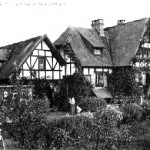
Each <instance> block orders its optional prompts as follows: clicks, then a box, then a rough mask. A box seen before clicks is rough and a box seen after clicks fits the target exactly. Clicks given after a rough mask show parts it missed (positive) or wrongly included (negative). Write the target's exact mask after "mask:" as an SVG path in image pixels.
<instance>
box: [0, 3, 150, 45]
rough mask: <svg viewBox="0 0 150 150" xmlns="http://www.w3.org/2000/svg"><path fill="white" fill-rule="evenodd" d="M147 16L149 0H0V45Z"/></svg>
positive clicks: (110, 24)
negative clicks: (99, 21) (96, 22)
mask: <svg viewBox="0 0 150 150" xmlns="http://www.w3.org/2000/svg"><path fill="white" fill-rule="evenodd" d="M145 17H150V1H149V0H0V46H4V45H7V44H11V43H14V42H19V41H21V40H26V39H28V38H32V37H35V36H39V35H43V34H47V35H48V36H49V38H50V40H51V41H52V42H53V41H55V40H56V39H57V38H58V37H59V36H60V34H61V33H62V32H63V31H64V30H65V29H67V27H68V26H75V27H85V28H91V21H92V20H95V19H104V26H105V27H108V26H113V25H116V23H117V20H120V19H125V20H126V22H129V21H133V20H137V19H140V18H145Z"/></svg>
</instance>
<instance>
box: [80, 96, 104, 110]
mask: <svg viewBox="0 0 150 150" xmlns="http://www.w3.org/2000/svg"><path fill="white" fill-rule="evenodd" d="M78 105H79V106H80V107H81V108H82V110H83V111H91V112H96V111H97V110H100V109H102V108H105V107H106V102H105V101H104V100H103V99H101V100H99V99H98V98H97V97H89V98H84V99H83V100H81V101H80V103H78Z"/></svg>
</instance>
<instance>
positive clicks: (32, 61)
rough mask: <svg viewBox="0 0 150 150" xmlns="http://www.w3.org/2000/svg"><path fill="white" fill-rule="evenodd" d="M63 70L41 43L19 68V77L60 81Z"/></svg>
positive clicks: (48, 49) (46, 47)
mask: <svg viewBox="0 0 150 150" xmlns="http://www.w3.org/2000/svg"><path fill="white" fill-rule="evenodd" d="M64 70H65V68H64V67H62V66H60V64H59V62H58V61H57V60H56V58H55V57H53V54H52V53H51V50H50V48H49V47H48V46H47V44H46V43H45V42H44V41H42V42H41V43H40V44H39V45H38V46H37V47H36V49H35V50H34V51H33V52H32V54H31V55H30V56H29V57H28V58H27V60H26V61H25V62H24V64H23V65H22V66H21V73H20V76H21V77H26V78H30V79H31V78H32V79H34V78H45V79H52V80H57V79H62V78H63V75H64Z"/></svg>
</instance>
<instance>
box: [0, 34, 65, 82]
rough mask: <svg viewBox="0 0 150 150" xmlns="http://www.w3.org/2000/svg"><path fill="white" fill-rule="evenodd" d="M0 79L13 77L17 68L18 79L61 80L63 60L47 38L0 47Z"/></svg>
mask: <svg viewBox="0 0 150 150" xmlns="http://www.w3.org/2000/svg"><path fill="white" fill-rule="evenodd" d="M0 52H1V54H2V56H3V58H1V60H0V62H1V68H0V79H6V78H9V77H11V76H12V75H13V73H14V69H15V67H16V66H17V67H19V70H20V77H25V78H27V79H35V78H40V79H41V78H42V79H49V80H58V79H62V78H63V75H64V71H65V67H64V66H65V64H66V63H65V60H64V59H63V58H62V57H61V55H60V54H59V53H58V52H57V50H56V49H55V47H54V46H53V44H52V43H51V41H50V40H49V38H48V37H47V36H46V35H44V36H39V37H35V38H32V39H28V40H25V41H21V42H19V43H15V44H12V45H8V46H4V47H0Z"/></svg>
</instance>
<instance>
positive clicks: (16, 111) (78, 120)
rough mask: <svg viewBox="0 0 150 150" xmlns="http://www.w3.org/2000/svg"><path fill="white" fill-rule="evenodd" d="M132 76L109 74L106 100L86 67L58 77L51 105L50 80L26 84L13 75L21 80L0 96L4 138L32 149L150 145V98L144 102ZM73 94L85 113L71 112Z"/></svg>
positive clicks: (110, 149)
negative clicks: (96, 90) (96, 93)
mask: <svg viewBox="0 0 150 150" xmlns="http://www.w3.org/2000/svg"><path fill="white" fill-rule="evenodd" d="M133 73H134V72H133ZM117 76H122V78H118V77H117ZM133 77H134V76H133V74H132V70H130V73H129V72H128V70H123V71H118V73H115V75H113V74H112V75H111V76H110V77H109V84H110V85H109V90H110V91H111V93H113V97H114V98H113V99H112V100H111V103H110V104H107V103H106V101H105V100H104V99H98V98H96V97H95V96H94V93H93V92H92V86H91V84H90V82H88V81H87V80H86V79H85V78H84V76H83V74H82V73H80V72H78V73H75V74H74V75H73V76H70V77H68V78H66V79H64V80H63V81H62V82H58V84H59V88H58V89H57V90H56V92H55V93H54V99H55V103H53V105H54V106H53V107H52V108H49V105H50V104H49V100H48V98H47V96H46V92H45V91H46V89H47V86H48V85H49V84H50V83H49V81H46V80H44V79H43V80H38V79H37V80H35V81H31V82H29V83H28V84H27V85H28V86H27V88H24V86H23V85H24V84H23V83H24V82H27V81H26V80H25V79H16V78H15V79H13V80H12V84H14V85H17V86H14V87H13V88H12V89H11V90H10V92H9V93H8V94H6V93H5V94H6V95H4V96H3V97H2V96H1V98H2V100H1V101H0V102H1V105H0V106H1V110H0V111H1V112H0V113H1V118H0V119H1V122H2V130H3V131H4V138H6V137H9V138H11V139H13V140H14V141H16V142H17V143H18V147H19V148H21V149H29V150H30V149H39V150H40V149H41V150H44V149H45V150H47V149H49V150H67V149H68V150H102V149H104V150H134V149H136V150H143V149H144V150H149V149H150V103H149V101H148V98H145V101H144V102H143V103H142V104H141V103H140V98H141V97H140V96H141V94H142V93H143V91H142V89H141V88H140V87H139V86H137V85H136V83H135V82H134V79H133ZM120 79H121V80H120ZM24 80H25V81H24ZM115 81H116V82H115ZM112 82H115V83H112ZM112 84H113V86H112ZM120 85H123V86H122V87H121V86H120ZM129 91H130V92H129ZM14 93H15V94H14ZM72 96H73V97H75V99H76V104H77V105H78V106H79V107H81V108H82V112H81V113H76V114H74V115H70V114H69V110H70V108H69V103H68V101H69V100H68V98H69V97H72Z"/></svg>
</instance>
